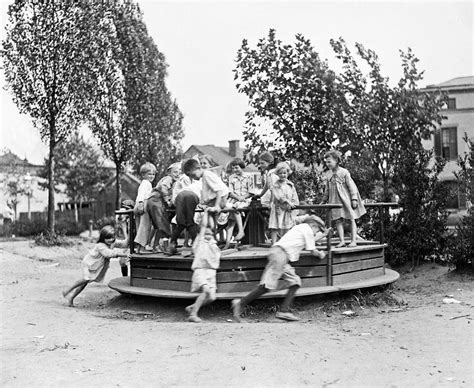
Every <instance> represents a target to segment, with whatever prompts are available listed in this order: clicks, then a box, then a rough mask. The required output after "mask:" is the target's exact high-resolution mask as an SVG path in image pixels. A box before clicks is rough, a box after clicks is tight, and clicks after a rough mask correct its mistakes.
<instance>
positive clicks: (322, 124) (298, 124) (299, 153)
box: [234, 30, 343, 165]
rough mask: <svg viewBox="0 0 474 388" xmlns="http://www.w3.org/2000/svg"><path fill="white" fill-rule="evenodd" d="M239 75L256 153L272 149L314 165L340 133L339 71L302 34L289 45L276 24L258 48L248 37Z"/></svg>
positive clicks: (247, 137)
mask: <svg viewBox="0 0 474 388" xmlns="http://www.w3.org/2000/svg"><path fill="white" fill-rule="evenodd" d="M234 79H235V80H236V88H237V90H238V91H239V93H243V94H245V95H247V97H248V99H249V102H248V103H249V106H250V110H249V111H248V112H247V113H246V123H245V130H244V139H245V141H246V144H247V147H248V150H249V151H250V154H251V155H255V154H258V153H260V152H261V151H263V150H272V152H273V153H275V155H276V156H277V157H278V158H280V159H286V160H289V159H296V160H298V161H299V162H302V163H305V164H306V165H313V164H314V163H317V162H319V161H320V159H321V152H322V151H324V150H326V149H328V148H330V147H331V145H332V144H333V142H334V140H335V139H336V138H337V137H338V135H337V134H338V131H339V128H340V123H341V121H342V116H341V112H340V110H339V109H338V106H340V100H341V98H342V97H343V96H342V95H341V93H340V90H339V89H338V87H337V84H336V76H335V74H334V72H333V71H331V70H330V69H329V67H328V64H327V63H326V62H324V61H322V60H321V59H320V58H319V55H318V53H317V52H316V51H315V50H314V48H313V47H312V45H311V42H310V41H309V40H307V39H305V38H304V37H303V36H302V35H300V34H298V35H296V42H295V44H294V45H289V44H287V45H283V44H282V42H281V41H280V40H278V39H277V38H276V33H275V30H270V32H269V34H268V37H267V38H262V39H260V40H259V42H258V43H257V47H256V49H252V48H251V47H250V46H249V44H248V42H247V40H244V41H243V42H242V46H241V47H240V49H239V50H238V52H237V59H236V67H235V69H234Z"/></svg>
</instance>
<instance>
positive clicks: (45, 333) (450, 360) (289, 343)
mask: <svg viewBox="0 0 474 388" xmlns="http://www.w3.org/2000/svg"><path fill="white" fill-rule="evenodd" d="M30 244H31V243H30V242H15V243H0V256H1V259H0V263H1V275H0V303H1V304H0V311H1V327H0V339H1V351H0V364H1V370H0V374H1V377H0V385H1V386H2V387H24V386H34V387H36V386H39V387H42V386H48V387H56V386H57V387H68V386H71V387H86V386H87V387H89V386H101V387H109V386H123V387H135V386H145V387H148V386H303V385H311V386H321V387H325V386H334V387H354V386H362V387H407V386H416V387H425V386H426V387H445V386H446V387H471V386H473V330H472V325H473V324H472V320H471V319H472V318H473V317H474V310H473V304H471V303H472V302H474V290H473V283H472V277H467V276H464V277H463V276H458V275H452V274H447V273H446V272H447V269H446V268H443V267H438V266H430V265H429V266H425V267H423V268H421V269H419V270H417V271H416V272H415V273H411V274H407V275H404V276H402V279H401V280H400V281H399V282H398V284H397V287H396V288H398V289H399V290H397V293H398V295H400V297H402V298H404V299H405V300H406V302H407V307H408V308H402V309H398V308H393V307H390V306H389V307H387V306H385V307H383V306H382V307H378V308H368V309H365V310H362V309H358V310H356V313H357V315H356V316H354V317H345V316H343V315H341V313H340V311H332V312H328V311H324V309H323V307H324V306H327V300H326V301H325V300H322V299H319V300H311V299H304V300H303V301H298V303H297V308H298V312H297V313H298V315H299V316H300V317H302V321H301V322H298V323H282V322H279V321H277V320H275V319H274V318H273V315H272V314H263V315H262V314H260V315H258V314H257V315H256V316H255V317H253V318H250V319H249V320H248V322H246V323H235V322H228V320H230V319H231V315H230V311H229V310H228V309H227V306H226V304H225V303H221V304H217V305H215V306H214V307H213V308H208V309H205V310H203V318H204V319H206V322H205V323H202V324H191V323H187V322H185V321H184V318H185V315H184V313H183V307H184V305H185V304H184V302H176V301H163V300H159V299H152V298H138V297H129V296H119V294H117V293H115V292H114V291H112V290H110V289H109V288H108V287H107V286H106V283H105V284H102V285H101V284H93V285H90V286H88V288H87V289H86V290H85V291H84V293H83V295H81V296H79V297H78V298H77V307H76V308H68V307H66V305H65V301H64V300H63V299H62V297H61V290H62V289H63V288H64V287H65V286H66V285H68V284H70V283H72V281H74V280H75V279H76V278H77V277H78V276H80V269H79V268H80V257H81V256H82V254H83V253H84V250H86V249H87V244H84V245H82V246H78V247H75V248H71V249H65V248H61V249H59V250H58V249H57V248H56V250H55V249H46V248H37V247H30ZM65 252H67V253H65ZM118 276H120V270H119V266H118V263H117V262H113V263H112V266H111V268H110V271H109V273H108V275H107V278H106V282H107V281H108V280H110V279H112V278H114V277H118ZM446 294H451V295H453V297H454V298H456V299H458V300H460V301H462V303H461V304H445V303H443V302H442V300H443V298H444V297H445V295H446ZM265 303H266V304H265ZM261 306H263V307H264V308H267V309H270V308H271V307H272V304H271V302H264V303H263V304H262V305H261ZM145 312H146V315H145V314H143V313H145ZM452 318H455V319H452Z"/></svg>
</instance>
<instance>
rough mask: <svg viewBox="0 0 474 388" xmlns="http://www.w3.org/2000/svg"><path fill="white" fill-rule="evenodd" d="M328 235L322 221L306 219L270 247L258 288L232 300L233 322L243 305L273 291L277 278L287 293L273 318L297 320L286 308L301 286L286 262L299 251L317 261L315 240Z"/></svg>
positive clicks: (297, 277) (295, 258)
mask: <svg viewBox="0 0 474 388" xmlns="http://www.w3.org/2000/svg"><path fill="white" fill-rule="evenodd" d="M328 233H329V229H325V226H324V222H323V221H322V220H321V219H320V218H319V217H317V216H314V215H311V216H306V217H305V218H304V221H303V222H302V223H301V224H298V225H295V226H294V227H293V228H291V229H290V230H289V231H288V233H286V234H285V235H284V236H283V237H282V238H281V239H280V241H278V242H277V243H276V244H274V245H273V246H272V247H271V248H270V252H269V254H268V263H267V266H266V267H265V270H264V271H263V274H262V277H261V279H260V285H259V286H258V287H257V288H255V289H254V290H253V291H251V292H250V293H249V294H247V296H245V297H244V298H242V299H234V300H233V301H232V311H233V315H234V318H235V319H236V321H237V322H239V321H240V315H241V312H242V310H243V308H244V307H245V306H246V305H248V304H249V303H250V302H252V301H254V300H255V299H257V298H258V297H260V296H262V295H263V294H265V293H267V292H268V291H270V290H276V289H277V288H278V281H279V280H280V279H281V280H283V281H284V282H285V286H286V287H287V288H288V293H287V294H286V297H285V299H284V301H283V303H282V305H281V308H280V311H279V312H277V314H276V317H277V318H279V319H283V320H286V321H298V320H299V318H297V317H296V316H295V315H293V314H292V313H291V312H290V305H291V303H292V302H293V299H294V297H295V294H296V291H297V290H298V288H299V287H301V279H300V277H299V276H298V275H297V274H296V272H295V269H294V268H293V267H292V266H291V265H290V263H291V262H293V261H298V260H299V256H300V253H301V251H302V250H303V249H307V250H309V251H311V253H312V254H313V255H314V256H316V257H319V258H320V259H322V258H324V257H325V253H323V252H321V251H319V250H318V249H316V245H315V240H320V239H321V238H323V237H325V236H327V234H328Z"/></svg>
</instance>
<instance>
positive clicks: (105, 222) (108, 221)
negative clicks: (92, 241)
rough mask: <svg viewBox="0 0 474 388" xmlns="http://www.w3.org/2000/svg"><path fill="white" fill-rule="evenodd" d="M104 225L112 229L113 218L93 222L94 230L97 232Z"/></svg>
mask: <svg viewBox="0 0 474 388" xmlns="http://www.w3.org/2000/svg"><path fill="white" fill-rule="evenodd" d="M106 225H112V226H113V227H115V217H114V216H110V217H102V218H99V219H97V220H95V222H94V226H95V229H97V230H101V229H102V228H103V227H104V226H106Z"/></svg>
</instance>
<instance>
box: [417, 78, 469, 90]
mask: <svg viewBox="0 0 474 388" xmlns="http://www.w3.org/2000/svg"><path fill="white" fill-rule="evenodd" d="M432 88H443V89H452V88H455V89H465V88H468V89H471V88H474V76H472V75H471V76H467V77H456V78H453V79H450V80H448V81H444V82H441V83H439V84H433V85H428V86H427V87H426V89H432Z"/></svg>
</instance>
